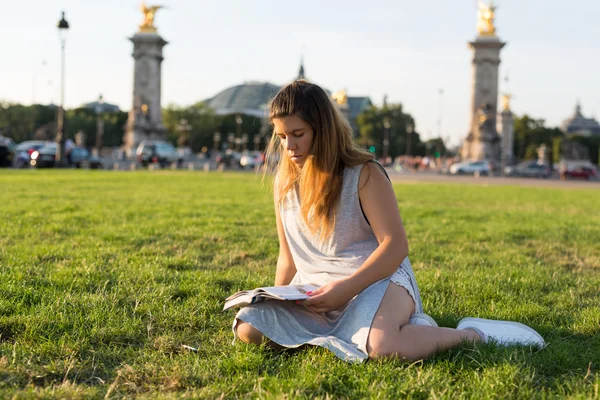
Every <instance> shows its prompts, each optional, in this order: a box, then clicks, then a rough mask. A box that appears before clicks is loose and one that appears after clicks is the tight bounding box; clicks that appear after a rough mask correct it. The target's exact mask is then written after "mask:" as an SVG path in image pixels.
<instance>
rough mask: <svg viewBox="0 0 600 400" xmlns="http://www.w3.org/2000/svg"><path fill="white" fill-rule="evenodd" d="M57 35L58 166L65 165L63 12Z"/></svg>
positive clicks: (66, 26)
mask: <svg viewBox="0 0 600 400" xmlns="http://www.w3.org/2000/svg"><path fill="white" fill-rule="evenodd" d="M57 27H58V34H59V37H60V49H61V63H60V105H59V107H58V117H57V122H56V160H55V161H56V162H57V163H58V164H59V165H62V166H65V165H66V158H65V157H64V156H65V136H66V135H65V134H64V132H63V130H64V118H65V115H64V114H65V42H66V41H67V31H68V30H69V23H68V22H67V20H66V19H65V12H64V11H63V12H62V17H61V19H60V21H58V24H57Z"/></svg>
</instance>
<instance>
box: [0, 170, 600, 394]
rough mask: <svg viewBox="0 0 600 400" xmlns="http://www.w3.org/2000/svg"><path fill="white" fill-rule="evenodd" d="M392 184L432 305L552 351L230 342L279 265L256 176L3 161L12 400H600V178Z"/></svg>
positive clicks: (4, 328)
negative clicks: (494, 321)
mask: <svg viewBox="0 0 600 400" xmlns="http://www.w3.org/2000/svg"><path fill="white" fill-rule="evenodd" d="M394 187H395V191H396V194H397V198H398V204H399V207H400V211H401V213H402V216H403V219H404V223H405V226H406V230H407V233H408V238H409V243H410V257H411V260H412V262H413V266H414V268H415V272H416V275H417V278H418V279H419V284H420V288H421V292H422V296H423V301H424V307H425V310H426V312H428V313H429V314H430V315H432V316H433V317H434V318H435V319H436V320H437V321H438V322H439V324H440V325H441V326H449V327H455V326H456V324H457V322H458V321H459V319H461V318H462V317H465V316H479V317H484V318H485V317H487V318H500V319H511V320H516V321H520V322H523V323H526V324H529V325H531V326H532V327H534V328H535V329H537V330H538V331H539V332H540V333H541V334H542V336H544V338H545V339H546V341H547V342H548V346H547V347H546V348H545V349H542V350H537V349H531V348H526V347H512V348H499V347H495V346H493V345H476V346H475V345H464V346H461V347H459V348H456V349H453V350H451V351H447V352H444V353H441V354H438V355H437V356H435V357H434V358H432V359H429V360H426V361H423V362H416V363H412V364H408V363H404V362H401V361H397V360H390V361H369V362H366V363H364V364H359V365H350V364H346V363H345V362H343V361H340V360H338V359H337V358H335V357H334V356H333V355H332V353H330V352H328V351H326V350H324V349H321V348H307V349H301V350H297V351H293V352H281V351H275V350H270V349H267V348H260V347H254V346H248V345H245V344H243V343H240V342H236V343H235V344H232V338H233V335H232V333H231V322H232V318H233V315H234V312H232V311H228V312H222V311H221V308H222V306H223V299H224V298H225V297H227V296H228V295H229V294H231V293H233V292H235V291H237V290H240V289H248V288H253V287H255V286H259V285H270V284H272V282H273V278H274V274H275V270H274V266H275V262H276V257H277V250H278V243H277V234H276V230H275V219H274V213H273V205H272V198H271V195H270V192H269V188H268V186H267V185H265V186H261V185H260V179H259V178H257V177H256V176H255V175H252V174H228V173H226V174H222V173H210V174H206V173H204V172H187V171H185V172H184V171H160V172H153V173H151V172H112V171H104V172H103V171H98V172H95V171H12V170H11V171H6V170H3V171H0V398H12V397H14V398H32V397H44V398H103V397H106V398H121V397H140V398H179V397H199V398H255V397H258V398H263V397H266V398H287V397H289V398H307V399H309V398H406V397H410V398H429V397H431V398H456V397H468V398H507V397H513V398H553V397H570V398H581V399H590V398H596V399H597V398H598V396H599V395H600V394H599V385H600V192H599V191H597V190H563V189H549V188H518V187H510V186H493V187H483V186H473V185H456V184H438V183H436V184H414V183H412V184H395V186H394ZM182 344H185V345H189V346H193V347H196V348H198V352H193V351H189V350H186V349H184V348H183V347H182V346H181V345H182Z"/></svg>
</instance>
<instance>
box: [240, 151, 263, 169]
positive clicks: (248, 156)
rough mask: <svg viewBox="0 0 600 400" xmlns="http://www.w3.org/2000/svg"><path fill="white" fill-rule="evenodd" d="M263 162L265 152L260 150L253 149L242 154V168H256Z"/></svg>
mask: <svg viewBox="0 0 600 400" xmlns="http://www.w3.org/2000/svg"><path fill="white" fill-rule="evenodd" d="M262 163H263V154H262V153H261V152H260V151H251V152H249V153H244V154H242V157H241V158H240V166H241V167H242V168H255V167H257V166H261V165H262Z"/></svg>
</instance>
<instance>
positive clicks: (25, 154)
mask: <svg viewBox="0 0 600 400" xmlns="http://www.w3.org/2000/svg"><path fill="white" fill-rule="evenodd" d="M45 145H46V142H45V141H43V140H26V141H24V142H21V143H19V144H18V145H17V147H16V151H17V158H16V159H15V167H17V168H27V167H29V165H30V161H31V154H32V153H33V152H34V151H36V150H38V149H40V148H42V147H44V146H45Z"/></svg>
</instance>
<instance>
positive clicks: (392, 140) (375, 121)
mask: <svg viewBox="0 0 600 400" xmlns="http://www.w3.org/2000/svg"><path fill="white" fill-rule="evenodd" d="M386 120H387V121H388V122H389V128H388V129H389V152H388V154H389V155H390V156H391V157H392V158H394V157H396V156H399V155H402V154H406V142H407V127H408V126H409V125H412V127H413V130H414V126H415V121H414V119H413V117H412V116H411V115H410V114H406V113H404V111H403V107H402V104H388V105H386V106H384V107H382V108H379V107H377V106H371V107H369V108H368V109H366V110H365V111H363V112H362V113H361V114H359V115H358V117H357V118H356V124H357V126H358V135H357V138H356V140H357V142H358V144H359V145H361V146H364V147H365V148H369V147H371V146H373V147H375V154H376V155H377V156H378V157H381V156H382V155H383V140H384V133H385V126H384V124H385V121H386ZM410 141H411V146H410V147H411V149H410V150H411V155H425V151H426V148H425V145H424V143H422V142H421V137H420V135H419V133H418V132H416V131H413V132H412V134H411V139H410Z"/></svg>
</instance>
